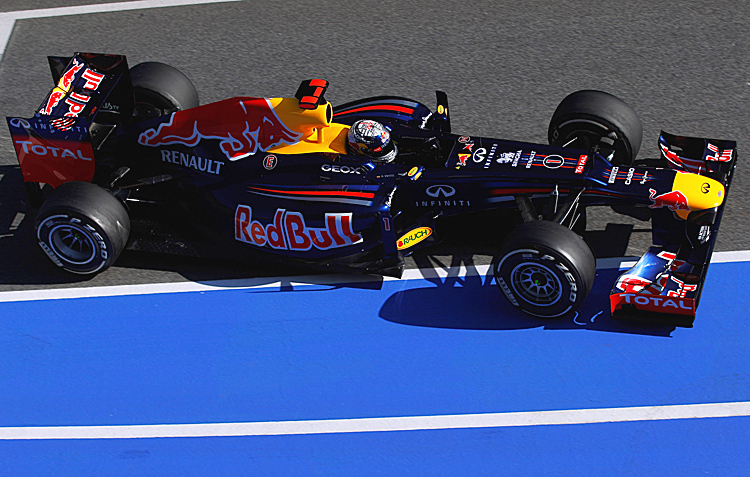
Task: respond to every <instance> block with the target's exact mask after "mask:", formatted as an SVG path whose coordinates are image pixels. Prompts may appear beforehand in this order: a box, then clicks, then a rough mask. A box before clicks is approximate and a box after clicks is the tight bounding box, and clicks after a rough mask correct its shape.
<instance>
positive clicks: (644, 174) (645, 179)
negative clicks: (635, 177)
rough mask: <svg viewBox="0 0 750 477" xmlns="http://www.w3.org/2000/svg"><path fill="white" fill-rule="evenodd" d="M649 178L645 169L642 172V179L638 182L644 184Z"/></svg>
mask: <svg viewBox="0 0 750 477" xmlns="http://www.w3.org/2000/svg"><path fill="white" fill-rule="evenodd" d="M650 180H651V179H649V177H648V171H646V172H644V173H643V179H641V180H640V184H641V185H643V184H645V183H646V182H648V181H650Z"/></svg>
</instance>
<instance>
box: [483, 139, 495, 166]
mask: <svg viewBox="0 0 750 477" xmlns="http://www.w3.org/2000/svg"><path fill="white" fill-rule="evenodd" d="M495 151H497V144H493V145H492V147H491V148H490V153H489V154H488V155H487V160H486V161H485V163H484V168H485V169H489V168H490V166H491V165H492V158H493V157H495Z"/></svg>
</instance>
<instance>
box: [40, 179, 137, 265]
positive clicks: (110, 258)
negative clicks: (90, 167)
mask: <svg viewBox="0 0 750 477" xmlns="http://www.w3.org/2000/svg"><path fill="white" fill-rule="evenodd" d="M35 230H36V236H37V239H38V240H39V245H40V246H41V247H42V250H43V251H44V252H45V253H46V254H47V256H48V257H49V258H50V260H52V262H54V263H55V264H56V265H57V266H59V267H60V268H62V269H64V270H67V271H68V272H72V273H78V274H83V275H92V274H95V273H99V272H101V271H104V270H106V269H107V268H109V267H110V266H111V265H112V264H113V263H114V262H115V260H117V257H118V256H119V255H120V252H122V250H123V249H124V248H125V244H126V243H127V241H128V237H129V235H130V219H129V218H128V212H127V210H125V206H124V205H123V204H122V202H120V200H119V199H118V198H116V197H115V196H113V195H112V194H110V193H109V192H108V191H107V190H105V189H103V188H101V187H99V186H97V185H96V184H91V183H88V182H68V183H65V184H63V185H61V186H60V187H58V188H57V189H55V190H54V191H53V192H52V194H51V195H50V196H49V198H48V199H47V200H46V201H45V202H44V204H42V206H41V208H40V209H39V213H38V214H37V218H36V223H35Z"/></svg>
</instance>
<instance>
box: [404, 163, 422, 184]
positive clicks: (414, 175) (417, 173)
mask: <svg viewBox="0 0 750 477" xmlns="http://www.w3.org/2000/svg"><path fill="white" fill-rule="evenodd" d="M423 169H424V168H423V167H417V166H414V167H412V168H411V169H409V172H408V173H407V174H406V175H407V176H409V177H411V180H413V181H415V180H417V179H419V178H420V177H422V170H423Z"/></svg>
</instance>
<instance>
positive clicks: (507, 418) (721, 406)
mask: <svg viewBox="0 0 750 477" xmlns="http://www.w3.org/2000/svg"><path fill="white" fill-rule="evenodd" d="M743 416H750V402H726V403H710V404H683V405H673V406H643V407H619V408H605V409H571V410H562V411H530V412H503V413H492V414H454V415H443V416H405V417H375V418H364V419H325V420H313V421H271V422H236V423H213V424H156V425H134V426H59V427H0V440H39V439H144V438H166V437H242V436H284V435H286V436H288V435H301V434H338V433H354V432H394V431H425V430H438V429H474V428H487V427H525V426H554V425H570V424H599V423H607V422H633V421H663V420H674V419H706V418H717V417H743Z"/></svg>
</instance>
